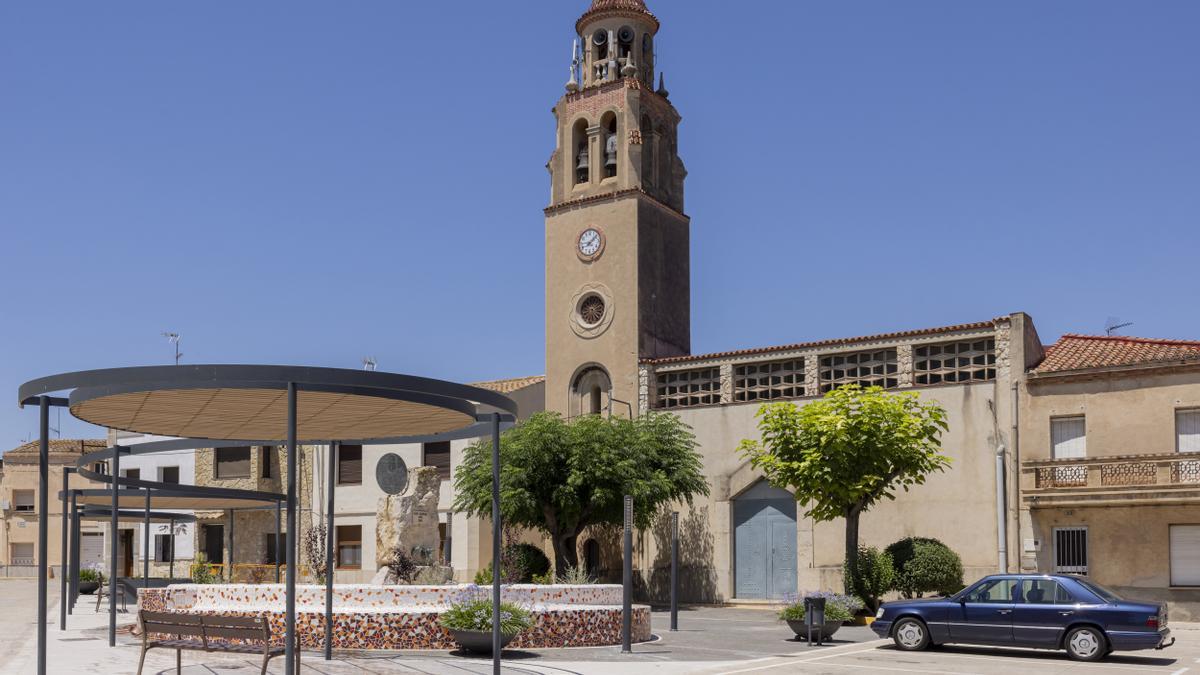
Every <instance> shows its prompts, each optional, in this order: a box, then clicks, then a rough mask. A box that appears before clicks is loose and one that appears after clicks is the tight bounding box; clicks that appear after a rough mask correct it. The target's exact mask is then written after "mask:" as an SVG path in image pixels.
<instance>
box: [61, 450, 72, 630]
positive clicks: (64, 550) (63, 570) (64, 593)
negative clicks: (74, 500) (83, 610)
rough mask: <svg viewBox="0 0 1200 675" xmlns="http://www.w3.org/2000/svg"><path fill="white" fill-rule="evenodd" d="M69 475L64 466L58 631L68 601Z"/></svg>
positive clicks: (65, 619) (63, 622)
mask: <svg viewBox="0 0 1200 675" xmlns="http://www.w3.org/2000/svg"><path fill="white" fill-rule="evenodd" d="M70 475H71V469H70V468H69V467H65V466H64V467H63V474H62V495H61V497H62V512H61V513H62V517H61V518H59V521H60V523H61V525H62V544H61V545H60V547H59V551H58V562H59V565H58V567H59V570H61V572H60V574H59V577H61V578H60V579H59V591H58V629H59V630H66V629H67V604H68V602H67V601H68V600H69V599H70V595H69V591H68V590H67V552H68V545H67V532H68V530H69V529H70V528H69V526H68V523H70V519H69V518H68V517H67V506H68V504H67V496H68V495H67V482H68V477H69V476H70Z"/></svg>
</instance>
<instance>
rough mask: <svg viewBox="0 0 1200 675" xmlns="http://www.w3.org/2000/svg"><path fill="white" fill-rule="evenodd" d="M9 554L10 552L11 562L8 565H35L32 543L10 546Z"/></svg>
mask: <svg viewBox="0 0 1200 675" xmlns="http://www.w3.org/2000/svg"><path fill="white" fill-rule="evenodd" d="M9 552H10V556H11V557H10V558H9V560H10V561H11V563H10V564H13V565H34V564H36V563H37V560H36V559H35V558H34V557H33V544H32V543H22V544H10V545H9Z"/></svg>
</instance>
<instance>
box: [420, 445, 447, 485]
mask: <svg viewBox="0 0 1200 675" xmlns="http://www.w3.org/2000/svg"><path fill="white" fill-rule="evenodd" d="M421 454H422V455H424V458H423V459H422V461H421V464H423V465H425V466H432V467H433V468H435V469H437V470H438V477H440V478H441V479H442V480H450V441H440V442H437V443H426V444H424V445H423V446H421Z"/></svg>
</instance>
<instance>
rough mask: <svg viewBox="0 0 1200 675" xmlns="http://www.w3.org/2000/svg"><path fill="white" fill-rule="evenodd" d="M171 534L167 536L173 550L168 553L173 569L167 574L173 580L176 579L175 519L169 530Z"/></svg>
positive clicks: (172, 520)
mask: <svg viewBox="0 0 1200 675" xmlns="http://www.w3.org/2000/svg"><path fill="white" fill-rule="evenodd" d="M169 532H170V534H169V535H167V537H168V538H169V539H170V541H171V550H170V551H169V552H168V553H169V554H170V559H171V569H170V571H168V572H167V578H168V579H172V580H173V579H174V578H175V519H174V518H172V519H171V529H170V530H169Z"/></svg>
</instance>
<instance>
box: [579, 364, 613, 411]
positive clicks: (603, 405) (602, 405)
mask: <svg viewBox="0 0 1200 675" xmlns="http://www.w3.org/2000/svg"><path fill="white" fill-rule="evenodd" d="M611 400H612V379H611V378H610V377H609V376H608V371H606V370H605V369H604V368H602V367H600V366H589V367H587V368H585V369H583V370H582V371H580V373H579V375H577V376H576V377H575V381H574V383H573V384H572V385H571V415H572V417H574V416H578V415H600V414H603V413H604V412H606V411H607V410H608V407H609V402H610V401H611Z"/></svg>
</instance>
